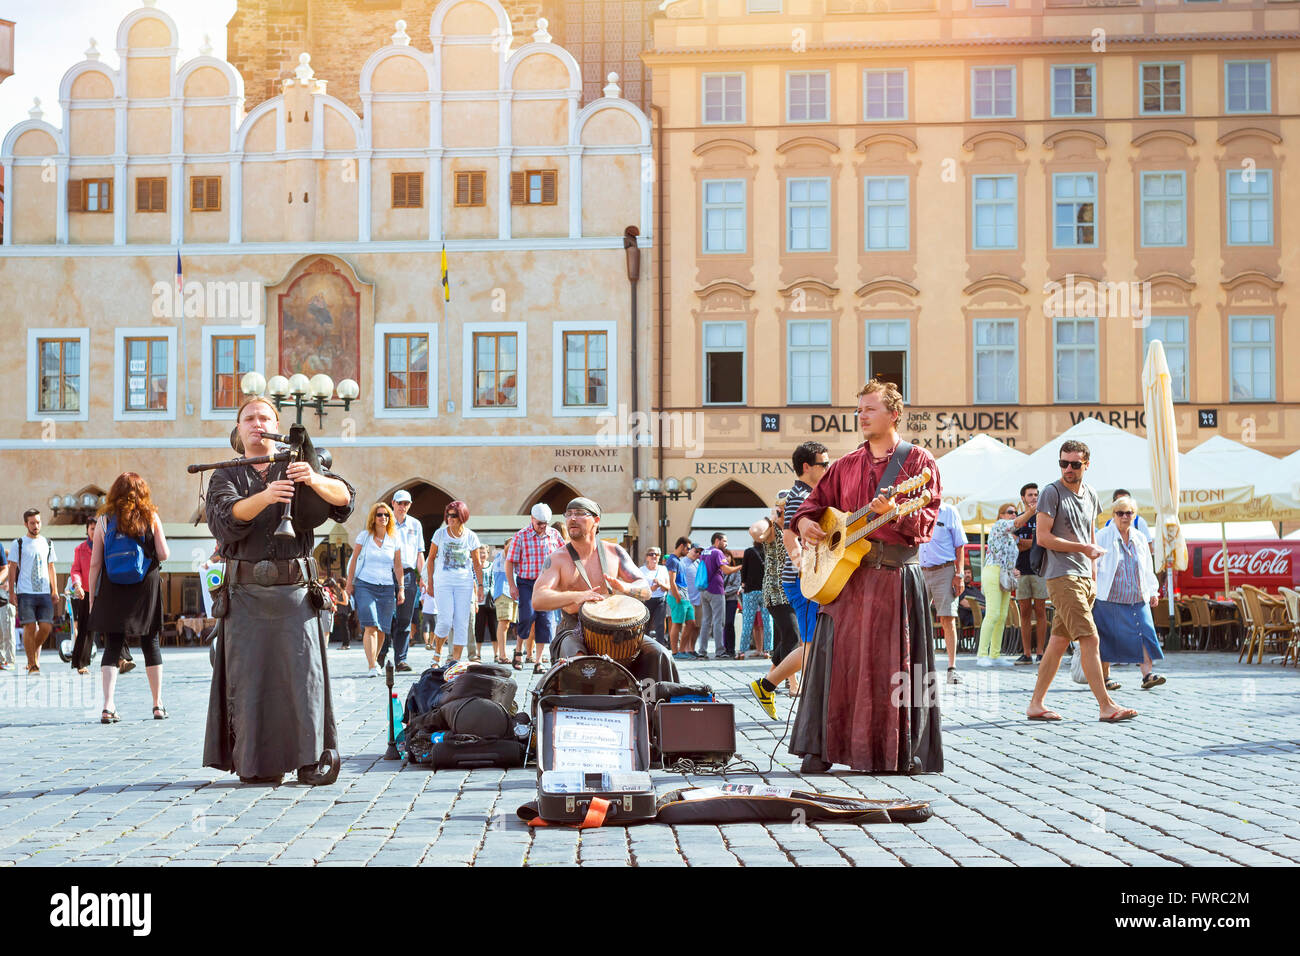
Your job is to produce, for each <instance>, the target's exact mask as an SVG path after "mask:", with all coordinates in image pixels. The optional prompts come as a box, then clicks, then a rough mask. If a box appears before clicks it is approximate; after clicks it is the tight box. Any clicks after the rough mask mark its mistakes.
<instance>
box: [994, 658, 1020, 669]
mask: <svg viewBox="0 0 1300 956" xmlns="http://www.w3.org/2000/svg"><path fill="white" fill-rule="evenodd" d="M993 661H994V663H996V664H997V665H998V667H1015V666H1016V662H1015V659H1014V658H1011V657H995V658H993Z"/></svg>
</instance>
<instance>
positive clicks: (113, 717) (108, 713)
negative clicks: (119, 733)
mask: <svg viewBox="0 0 1300 956" xmlns="http://www.w3.org/2000/svg"><path fill="white" fill-rule="evenodd" d="M121 719H122V718H121V717H119V716H117V711H115V710H101V711H100V712H99V722H100V723H101V724H115V723H117V722H118V721H120V720H121Z"/></svg>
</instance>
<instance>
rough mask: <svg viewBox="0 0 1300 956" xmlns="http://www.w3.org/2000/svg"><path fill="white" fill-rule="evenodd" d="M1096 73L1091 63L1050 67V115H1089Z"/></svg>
mask: <svg viewBox="0 0 1300 956" xmlns="http://www.w3.org/2000/svg"><path fill="white" fill-rule="evenodd" d="M1096 75H1097V74H1096V67H1094V66H1091V65H1088V66H1054V67H1052V115H1053V116H1091V115H1092V114H1093V113H1094V112H1095V111H1096V106H1095V101H1094V99H1093V96H1094V90H1095V83H1094V80H1095V78H1096Z"/></svg>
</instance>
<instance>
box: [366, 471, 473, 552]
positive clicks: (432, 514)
mask: <svg viewBox="0 0 1300 956" xmlns="http://www.w3.org/2000/svg"><path fill="white" fill-rule="evenodd" d="M399 490H402V491H406V492H408V493H409V494H410V496H411V511H410V515H411V517H412V518H416V519H418V520H419V522H420V524H421V525H422V526H423V528H424V547H425V549H426V550H427V549H428V547H429V539H430V538H431V537H433V533H434V532H435V531H437V530H438V529H439V528H441V527H442V523H443V520H444V518H443V516H444V515H445V514H446V512H447V505H449V504H451V502H453V501H455V500H456V499H455V498H454V497H452V495H451V494H449V493H448V492H446V491H444V490H443V489H442V488H440V487H438V486H437V485H435V484H434V483H433V482H431V481H425V480H424V479H423V478H412V479H410V480H409V481H404V482H402V483H401V484H400V485H397V486H396V487H395V488H391V489H389V491H387V492H386V493H385V494H384V496H383V499H384V501H392V500H393V495H395V494H396V493H397V492H398V491H399Z"/></svg>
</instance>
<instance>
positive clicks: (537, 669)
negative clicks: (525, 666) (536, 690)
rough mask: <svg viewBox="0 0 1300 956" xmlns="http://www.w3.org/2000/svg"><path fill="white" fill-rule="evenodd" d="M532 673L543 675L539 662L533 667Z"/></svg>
mask: <svg viewBox="0 0 1300 956" xmlns="http://www.w3.org/2000/svg"><path fill="white" fill-rule="evenodd" d="M533 673H534V674H541V673H543V668H542V662H541V661H538V662H537V663H536V664H534V665H533Z"/></svg>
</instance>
